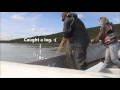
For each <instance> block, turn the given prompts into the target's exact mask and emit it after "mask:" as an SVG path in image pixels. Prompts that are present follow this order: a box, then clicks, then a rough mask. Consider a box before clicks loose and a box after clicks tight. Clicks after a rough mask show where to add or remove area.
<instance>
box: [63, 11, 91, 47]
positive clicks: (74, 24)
mask: <svg viewBox="0 0 120 90" xmlns="http://www.w3.org/2000/svg"><path fill="white" fill-rule="evenodd" d="M63 35H64V37H65V38H68V39H69V41H70V43H71V44H74V45H78V46H80V47H83V46H85V45H88V43H89V42H90V39H89V35H88V33H87V30H86V28H85V26H84V23H83V22H82V21H81V20H80V19H79V18H78V16H77V14H75V13H69V14H68V15H67V16H66V17H65V20H64V28H63Z"/></svg>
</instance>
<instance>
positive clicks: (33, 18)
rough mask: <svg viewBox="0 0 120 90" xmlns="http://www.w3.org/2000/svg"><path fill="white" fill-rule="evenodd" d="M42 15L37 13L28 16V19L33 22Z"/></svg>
mask: <svg viewBox="0 0 120 90" xmlns="http://www.w3.org/2000/svg"><path fill="white" fill-rule="evenodd" d="M40 16H41V15H38V14H37V15H35V16H33V17H28V18H27V21H29V22H31V23H35V21H36V20H37V19H38V18H39V17H40Z"/></svg>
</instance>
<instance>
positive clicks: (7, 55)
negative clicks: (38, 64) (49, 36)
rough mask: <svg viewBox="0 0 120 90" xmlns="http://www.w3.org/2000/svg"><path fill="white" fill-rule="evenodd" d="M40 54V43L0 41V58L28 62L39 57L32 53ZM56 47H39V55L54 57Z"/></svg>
mask: <svg viewBox="0 0 120 90" xmlns="http://www.w3.org/2000/svg"><path fill="white" fill-rule="evenodd" d="M33 52H35V53H36V54H37V55H40V44H18V43H17V44H16V43H0V60H1V61H10V62H17V63H29V62H34V61H39V60H40V59H39V58H38V57H37V56H35V55H34V54H33ZM55 52H56V48H55V47H52V46H49V45H47V46H44V45H42V48H41V56H42V57H45V58H48V59H49V58H51V57H55Z"/></svg>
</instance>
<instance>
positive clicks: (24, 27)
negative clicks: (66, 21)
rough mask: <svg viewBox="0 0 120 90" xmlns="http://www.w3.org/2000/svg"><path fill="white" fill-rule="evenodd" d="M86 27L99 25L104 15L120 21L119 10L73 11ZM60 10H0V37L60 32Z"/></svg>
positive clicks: (19, 36) (115, 21)
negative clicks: (99, 20)
mask: <svg viewBox="0 0 120 90" xmlns="http://www.w3.org/2000/svg"><path fill="white" fill-rule="evenodd" d="M75 13H77V14H78V16H79V18H80V19H81V20H82V21H83V22H84V24H85V26H86V28H90V27H96V26H99V23H98V19H99V17H101V16H106V17H107V18H108V19H109V21H111V22H113V23H114V24H117V23H120V12H75ZM62 30H63V22H62V21H61V12H0V33H1V35H0V39H1V40H11V39H15V38H26V37H33V36H40V35H49V34H53V33H58V32H62Z"/></svg>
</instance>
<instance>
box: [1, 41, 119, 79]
mask: <svg viewBox="0 0 120 90" xmlns="http://www.w3.org/2000/svg"><path fill="white" fill-rule="evenodd" d="M119 42H120V40H119ZM119 55H120V52H118V56H119ZM104 58H105V46H104V45H102V43H101V42H100V43H98V44H94V45H90V46H89V47H88V49H87V59H86V62H87V65H88V66H87V69H86V70H76V69H71V68H69V67H68V66H67V64H66V56H65V55H64V54H63V55H59V56H56V57H53V58H50V59H46V60H40V61H36V62H31V63H27V64H19V63H13V62H5V61H0V64H1V75H0V77H12V78H14V77H18V78H19V77H20V78H21V77H25V78H31V77H32V78H46V77H47V78H120V69H119V68H117V67H116V66H115V65H113V66H112V67H111V68H105V69H104V70H103V71H101V72H99V71H100V70H101V68H102V66H103V61H104Z"/></svg>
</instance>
